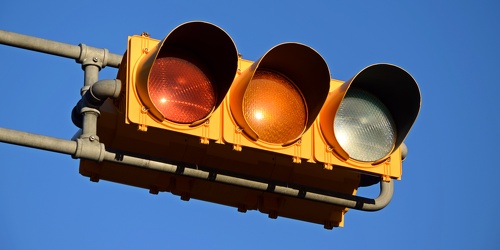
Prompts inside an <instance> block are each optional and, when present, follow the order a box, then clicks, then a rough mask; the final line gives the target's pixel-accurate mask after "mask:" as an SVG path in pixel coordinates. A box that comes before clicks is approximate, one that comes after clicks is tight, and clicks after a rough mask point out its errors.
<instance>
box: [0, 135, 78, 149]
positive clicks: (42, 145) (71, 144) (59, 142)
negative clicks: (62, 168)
mask: <svg viewBox="0 0 500 250" xmlns="http://www.w3.org/2000/svg"><path fill="white" fill-rule="evenodd" d="M0 142H5V143H10V144H14V145H19V146H25V147H30V148H36V149H42V150H47V151H52V152H57V153H63V154H68V155H73V154H75V152H76V149H77V145H76V142H75V141H68V140H64V139H58V138H54V137H50V136H45V135H38V134H33V133H27V132H22V131H17V130H12V129H6V128H0Z"/></svg>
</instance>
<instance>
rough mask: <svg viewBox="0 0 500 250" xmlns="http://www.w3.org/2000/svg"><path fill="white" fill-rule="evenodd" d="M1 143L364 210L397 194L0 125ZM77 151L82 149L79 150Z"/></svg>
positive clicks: (388, 185) (384, 185)
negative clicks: (194, 164) (337, 191)
mask: <svg viewBox="0 0 500 250" xmlns="http://www.w3.org/2000/svg"><path fill="white" fill-rule="evenodd" d="M0 142H5V143H10V144H16V145H20V146H27V147H31V148H37V149H43V150H48V151H53V152H58V153H63V154H69V155H72V156H74V157H79V158H82V159H90V160H98V161H109V162H114V163H119V164H124V165H129V166H136V167H140V168H147V169H152V170H157V171H162V172H167V173H171V174H177V175H184V176H188V177H192V178H197V179H202V180H211V181H215V182H219V183H224V184H229V185H235V186H240V187H245V188H251V189H257V190H261V191H267V192H274V193H277V194H282V195H287V196H291V197H297V198H302V199H306V200H312V201H317V202H323V203H328V204H332V205H336V206H343V207H348V208H352V209H356V210H363V211H377V210H380V209H382V208H384V207H385V206H387V204H389V202H390V200H391V198H392V195H393V193H394V183H393V182H392V181H390V182H384V181H381V182H380V195H379V196H378V197H377V198H375V199H369V198H364V197H358V196H352V195H350V196H349V195H346V197H336V196H333V195H324V194H319V193H314V192H305V194H304V192H302V191H301V190H298V189H293V188H289V187H284V186H278V185H277V186H275V187H274V188H273V189H271V190H270V189H269V186H270V185H271V184H270V183H265V182H259V181H252V180H246V179H242V178H238V177H233V176H228V175H222V174H216V175H215V178H211V176H214V175H213V173H210V172H207V171H203V170H199V169H191V168H185V169H184V170H183V171H177V168H178V167H177V166H175V165H171V164H168V163H164V162H159V161H152V160H148V159H142V158H139V157H134V156H129V155H120V157H117V155H116V153H113V152H109V151H105V149H104V145H103V144H102V143H96V142H95V141H94V142H92V141H89V140H82V139H77V141H69V140H63V139H58V138H53V137H49V136H43V135H37V134H31V133H26V132H21V131H16V130H11V129H6V128H0ZM77 151H79V152H78V153H77Z"/></svg>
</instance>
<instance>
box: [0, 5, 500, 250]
mask: <svg viewBox="0 0 500 250" xmlns="http://www.w3.org/2000/svg"><path fill="white" fill-rule="evenodd" d="M175 2H179V3H174V1H116V3H106V2H104V1H86V2H73V1H23V0H17V1H5V2H4V3H2V4H1V6H0V29H4V30H8V31H13V32H18V33H22V34H27V35H32V36H38V37H42V38H46V39H51V40H56V41H60V42H64V43H69V44H74V45H77V44H79V43H85V44H87V45H90V46H94V47H101V48H107V49H109V51H111V52H113V53H117V54H121V53H123V52H124V51H125V49H126V41H127V40H126V39H127V36H129V35H134V34H140V33H141V32H143V31H147V32H149V33H150V34H151V35H152V37H155V38H158V39H161V38H162V37H163V36H165V35H167V34H168V32H169V31H170V30H171V29H173V28H174V27H176V26H177V25H179V24H181V23H183V22H186V21H191V20H203V21H208V22H212V23H214V24H216V25H218V26H220V27H222V28H223V29H225V30H226V31H227V32H228V33H229V34H230V35H231V37H232V38H233V39H234V41H235V43H236V46H237V47H238V50H239V52H240V53H241V54H243V57H244V58H246V59H250V60H256V59H258V58H259V57H260V56H261V54H262V53H264V52H265V51H267V50H268V49H269V48H271V47H273V46H274V45H276V44H278V43H282V42H287V41H296V42H301V43H304V44H307V45H309V46H311V47H313V48H314V49H316V50H317V51H318V52H319V53H321V55H322V56H323V57H324V58H325V60H326V61H327V63H328V65H329V67H330V70H331V73H332V75H333V78H336V79H340V80H347V79H349V78H350V77H351V76H353V75H354V74H356V72H358V71H359V70H361V69H362V68H364V67H365V66H367V65H370V64H373V63H378V62H388V63H393V64H396V65H399V66H401V67H403V68H405V69H406V70H408V71H409V72H410V73H411V74H412V75H413V76H414V77H415V79H416V80H417V82H418V83H419V85H420V89H421V92H422V109H421V112H420V116H419V117H418V119H417V122H416V124H415V126H414V127H413V129H412V131H411V133H410V135H409V137H408V138H407V140H406V144H407V145H408V148H409V155H408V158H407V160H406V161H405V162H404V166H403V178H402V180H401V181H398V182H396V185H395V188H396V190H395V194H394V197H393V200H392V202H391V203H390V204H389V206H388V207H386V208H385V209H383V210H382V211H379V212H375V213H367V212H360V211H354V210H350V211H349V212H348V213H347V214H346V216H345V227H344V228H337V229H334V230H332V231H328V230H325V229H323V227H322V226H321V225H316V224H311V223H305V222H300V221H294V220H290V219H286V218H278V219H277V220H271V219H268V218H267V215H265V214H261V213H259V212H257V211H249V212H247V213H246V214H243V213H239V212H237V211H236V209H234V208H230V207H225V206H221V205H216V204H210V203H206V202H201V201H197V200H191V201H189V202H184V201H181V200H180V199H179V197H178V196H174V195H172V194H170V193H160V194H159V195H157V196H155V195H150V194H149V193H148V191H147V190H143V189H138V188H132V187H129V186H125V185H120V184H115V183H109V182H106V181H101V182H99V183H93V182H90V181H89V180H88V178H85V177H83V176H81V175H80V174H79V173H78V161H77V160H74V159H72V158H71V157H70V156H68V155H62V154H57V153H52V152H46V151H40V150H35V149H30V148H24V147H19V146H14V145H9V144H3V143H0V176H1V181H0V249H89V248H91V249H234V248H238V249H287V248H288V249H306V248H307V249H360V248H364V247H367V248H371V249H443V248H446V249H497V248H498V245H499V244H500V238H499V237H498V232H499V231H500V216H499V215H498V207H499V205H500V202H499V201H498V200H499V198H498V193H497V192H498V191H499V190H500V183H499V181H498V177H499V176H500V167H499V163H498V151H499V149H500V147H499V144H498V141H499V140H500V132H499V127H500V118H499V114H500V111H499V108H500V104H499V102H498V100H499V98H498V93H499V92H500V82H499V78H498V72H499V71H498V68H497V67H498V64H499V63H498V61H499V58H500V46H499V45H500V15H499V13H500V3H499V2H497V1H451V0H450V1H404V2H405V3H403V1H376V2H374V1H364V2H362V1H326V0H324V1H315V0H311V1H287V3H286V4H277V3H276V2H278V1H197V2H196V1H175ZM282 2H285V1H282ZM340 2H341V3H340ZM347 2H348V3H347ZM116 72H117V70H116V69H114V68H104V69H103V70H102V71H101V73H100V79H109V78H114V77H115V75H116ZM0 76H1V78H0V86H1V87H2V90H1V93H2V94H1V98H0V127H5V128H11V129H17V130H22V131H28V132H33V133H39V134H44V135H49V136H54V137H58V138H66V139H69V138H71V137H72V135H73V134H74V133H75V132H76V130H77V128H76V127H75V126H74V125H73V124H72V122H71V119H70V112H71V109H72V108H73V106H74V105H75V104H76V102H77V101H78V99H79V97H80V96H79V91H80V88H81V86H82V84H83V72H82V70H81V68H80V65H78V64H76V63H75V62H74V61H73V60H69V59H65V58H60V57H54V56H50V55H46V54H40V53H36V52H31V51H25V50H21V49H17V48H12V47H7V46H3V45H0ZM375 192H376V190H371V189H369V190H366V191H362V192H361V193H362V194H364V195H367V196H370V195H372V196H373V195H374V194H375Z"/></svg>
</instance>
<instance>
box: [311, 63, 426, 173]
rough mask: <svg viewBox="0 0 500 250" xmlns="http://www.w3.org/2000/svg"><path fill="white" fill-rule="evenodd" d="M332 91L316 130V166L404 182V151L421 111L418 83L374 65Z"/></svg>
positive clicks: (387, 67) (391, 68)
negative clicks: (358, 171) (348, 169)
mask: <svg viewBox="0 0 500 250" xmlns="http://www.w3.org/2000/svg"><path fill="white" fill-rule="evenodd" d="M332 88H333V90H332V91H331V92H330V94H329V96H328V98H327V101H326V102H325V105H324V107H323V109H322V110H321V112H320V115H319V117H318V119H317V123H316V125H317V126H316V127H315V137H314V138H315V146H314V150H315V153H314V156H315V160H316V161H319V162H323V163H325V167H326V168H331V167H332V166H333V165H337V166H339V165H340V166H347V167H349V168H354V169H358V170H361V171H363V172H368V173H370V174H376V175H378V176H382V177H383V178H385V179H386V180H387V179H389V178H397V179H399V178H400V177H401V174H402V169H401V166H402V163H401V162H402V157H401V152H400V145H401V144H402V143H403V141H404V139H405V138H406V136H407V135H408V132H409V131H410V128H411V127H412V125H413V123H414V122H415V120H416V119H417V116H418V113H419V110H420V103H421V100H420V98H421V97H420V90H419V88H418V85H417V83H416V81H415V80H414V79H413V77H412V76H411V75H410V74H409V73H408V72H406V71H405V70H403V69H402V68H400V67H397V66H395V65H391V64H375V65H371V66H368V67H366V68H365V69H363V70H361V71H360V72H359V73H358V74H356V75H355V76H354V77H353V78H351V79H350V80H349V81H346V82H344V83H341V82H338V83H337V84H336V85H335V84H333V85H332Z"/></svg>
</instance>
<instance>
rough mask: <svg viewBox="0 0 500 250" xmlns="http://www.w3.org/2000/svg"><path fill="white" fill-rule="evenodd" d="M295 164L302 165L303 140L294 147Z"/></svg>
mask: <svg viewBox="0 0 500 250" xmlns="http://www.w3.org/2000/svg"><path fill="white" fill-rule="evenodd" d="M293 149H294V150H293V154H294V155H293V163H301V162H302V159H301V158H300V156H301V155H302V139H299V140H298V141H297V142H296V143H295V144H294V145H293Z"/></svg>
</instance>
